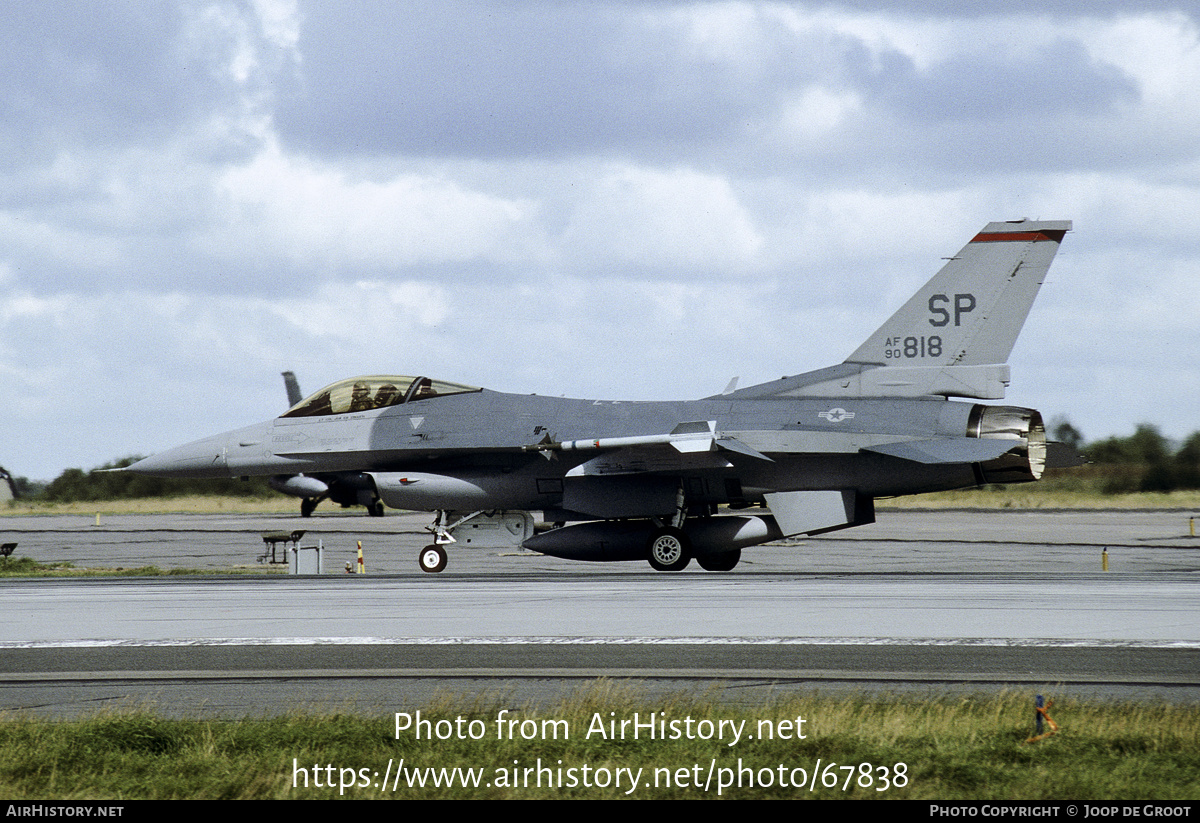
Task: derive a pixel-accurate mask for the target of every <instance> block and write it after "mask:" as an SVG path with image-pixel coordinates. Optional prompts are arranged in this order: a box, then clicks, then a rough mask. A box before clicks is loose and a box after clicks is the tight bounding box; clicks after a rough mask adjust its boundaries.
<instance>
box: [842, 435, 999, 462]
mask: <svg viewBox="0 0 1200 823" xmlns="http://www.w3.org/2000/svg"><path fill="white" fill-rule="evenodd" d="M1019 445H1020V442H1019V441H1016V440H1007V439H1004V440H1002V439H987V440H977V439H975V438H970V437H959V438H935V439H931V440H903V441H901V442H899V443H881V444H880V445H878V446H868V447H866V448H865V449H863V451H869V452H875V453H877V454H886V455H888V456H889V457H899V458H900V459H902V460H911V461H913V462H914V463H925V464H942V463H985V462H987V461H988V460H995V459H996V458H997V457H999V456H1000V455H1002V454H1004V453H1005V452H1007V451H1010V450H1012V449H1014V448H1016V447H1017V446H1019Z"/></svg>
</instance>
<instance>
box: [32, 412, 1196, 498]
mask: <svg viewBox="0 0 1200 823" xmlns="http://www.w3.org/2000/svg"><path fill="white" fill-rule="evenodd" d="M1049 429H1050V431H1049V435H1050V439H1051V440H1056V441H1058V442H1060V443H1065V444H1067V445H1068V446H1071V447H1072V448H1074V449H1076V450H1077V451H1079V452H1080V453H1081V454H1083V455H1084V456H1085V457H1086V458H1087V459H1088V461H1089V462H1090V465H1088V466H1082V467H1080V468H1077V469H1065V470H1063V471H1062V474H1064V475H1066V476H1071V475H1074V476H1077V477H1080V478H1086V479H1088V480H1090V481H1096V483H1095V485H1093V488H1098V490H1099V491H1101V492H1103V493H1105V494H1125V493H1129V492H1169V491H1172V490H1175V489H1200V431H1198V432H1195V433H1193V434H1192V435H1191V436H1189V437H1188V438H1187V439H1186V440H1184V441H1183V442H1182V443H1179V444H1177V445H1175V444H1172V443H1171V441H1170V440H1168V439H1167V438H1166V437H1164V436H1163V435H1162V433H1161V432H1159V430H1158V428H1157V427H1156V426H1152V425H1150V424H1148V423H1146V424H1142V425H1140V426H1138V427H1137V429H1136V430H1135V431H1134V433H1133V434H1132V435H1130V436H1129V437H1109V438H1108V439H1106V440H1097V441H1095V442H1094V443H1085V441H1084V438H1083V435H1082V433H1080V431H1079V430H1078V429H1077V428H1075V426H1073V425H1072V424H1071V423H1070V421H1068V420H1066V419H1065V418H1056V419H1055V420H1052V421H1051V423H1050V426H1049ZM140 459H141V458H140V457H127V458H125V459H123V460H118V461H116V462H113V463H108V464H105V465H104V466H100V467H99V468H96V469H92V470H90V471H86V472H85V471H83V469H67V470H66V471H64V472H63V473H62V474H60V475H59V476H58V477H56V478H55V479H54V480H53V481H51V482H50V483H49V484H48V485H45V486H42V484H39V483H33V482H31V481H30V480H28V479H27V478H24V477H14V478H12V483H13V486H14V487H15V489H16V491H17V496H18V497H20V498H22V499H26V500H47V501H52V502H59V503H72V502H77V501H91V500H121V499H131V498H143V497H184V496H188V495H216V496H232V497H269V496H271V495H272V494H273V493H274V492H272V491H271V488H270V486H268V485H267V481H266V478H264V477H254V478H251V479H250V480H248V481H245V480H238V479H234V478H226V479H220V480H187V479H168V478H162V477H144V476H142V475H136V474H130V473H127V472H106V471H104V469H113V468H123V467H125V466H128V465H130V464H132V463H135V462H137V461H138V460H140ZM1089 485H1091V484H1089Z"/></svg>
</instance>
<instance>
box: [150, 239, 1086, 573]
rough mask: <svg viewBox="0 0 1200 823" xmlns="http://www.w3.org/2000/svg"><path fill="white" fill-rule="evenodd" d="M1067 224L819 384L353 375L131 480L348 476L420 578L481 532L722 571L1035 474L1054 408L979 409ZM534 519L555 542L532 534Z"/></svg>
mask: <svg viewBox="0 0 1200 823" xmlns="http://www.w3.org/2000/svg"><path fill="white" fill-rule="evenodd" d="M1070 228H1071V224H1070V222H1068V221H1030V220H1021V221H1014V222H1002V223H990V224H988V225H987V226H986V227H985V228H984V229H983V230H982V231H981V232H979V233H978V234H977V235H975V237H973V238H972V239H971V241H970V242H968V243H967V245H966V246H965V247H964V248H963V249H962V250H961V251H960V252H959V253H958V254H957V255H955V256H954V257H952V258H950V259H949V261H948V262H947V263H946V264H945V265H944V266H943V267H942V269H941V270H940V271H939V272H938V273H937V274H936V275H934V277H933V278H932V279H931V280H930V281H929V282H928V283H926V284H925V285H924V286H923V287H922V288H921V289H920V290H919V291H918V292H917V293H916V294H915V295H913V297H912V298H911V299H909V300H908V302H906V303H905V304H904V305H903V306H901V308H900V309H899V310H898V311H897V312H896V313H895V314H893V315H892V316H891V317H890V318H889V319H888V320H887V321H886V322H885V323H884V324H883V325H882V326H880V327H879V329H878V330H877V331H876V332H875V333H874V334H872V335H871V336H870V337H868V338H867V339H866V341H865V342H864V343H863V344H862V345H861V346H859V347H858V348H857V349H856V350H855V351H854V352H853V353H852V354H851V355H850V356H849V357H848V358H846V360H845V361H844V362H842V363H840V364H838V365H836V366H831V367H829V368H825V369H820V370H818V371H813V372H806V373H804V374H799V375H795V376H791V377H785V378H782V379H780V380H776V381H772V382H770V383H764V384H760V385H757V386H749V387H746V388H742V389H736V388H734V385H733V384H732V383H731V384H730V386H729V387H728V388H727V389H726V391H725V392H723V393H722V394H719V395H714V396H712V397H706V398H703V399H701V400H694V401H667V402H655V403H647V402H638V403H622V402H609V401H600V400H572V399H567V398H555V397H547V396H540V395H515V394H506V393H502V392H495V391H490V390H487V389H482V388H478V387H474V386H466V385H461V384H456V383H450V382H445V381H438V380H432V379H430V378H428V377H423V376H398V375H375V376H364V377H355V378H350V379H348V380H343V381H339V382H337V383H334V384H332V385H330V386H327V387H325V388H323V389H321V390H320V391H319V392H317V393H316V394H313V395H311V396H309V397H307V398H305V399H304V400H302V401H300V402H298V403H294V404H293V405H292V407H291V408H290V409H289V410H288V411H287V412H285V413H284V414H283V415H282V416H280V417H278V418H276V419H274V420H270V421H267V422H265V423H259V424H257V425H254V426H250V427H247V428H245V429H239V430H237V431H233V432H228V433H226V434H221V435H217V436H215V437H210V438H206V439H204V440H198V441H195V442H193V443H189V444H187V445H185V446H180V447H178V448H175V449H171V450H169V451H167V452H164V453H162V454H158V455H155V456H153V457H149V458H146V459H145V460H142V461H140V462H139V463H136V464H134V465H133V466H131V467H129V471H133V472H138V473H142V474H150V475H159V476H184V477H226V476H249V475H270V476H277V477H285V478H286V477H307V476H310V475H320V474H322V473H324V474H327V475H328V474H333V475H335V476H341V475H344V474H352V475H353V476H355V477H360V478H362V482H363V483H364V485H368V486H369V489H368V491H369V493H370V494H372V495H377V497H378V499H379V500H381V501H382V502H383V503H385V504H386V505H388V506H391V507H393V508H400V509H411V510H424V511H430V512H435V513H436V515H435V520H434V523H433V525H432V526H431V527H430V530H431V531H432V532H433V534H434V539H433V542H432V543H431V544H430V545H429V546H428V547H426V548H425V549H424V550H422V552H421V553H420V557H419V562H420V565H421V568H423V569H424V570H426V571H440V570H441V569H443V568H444V567H445V565H446V558H447V556H446V550H445V547H446V546H447V545H448V544H451V543H454V542H456V540H457V538H456V536H455V534H456V532H457V533H458V534H459V535H460V536H461V535H462V534H463V533H464V531H463V530H465V529H467V528H476V527H478V526H479V525H480V524H481V523H483V522H485V521H486V522H488V523H491V524H498V525H497V526H496V527H497V529H499V530H501V531H502V532H507V534H508V539H511V540H512V541H513V542H514V543H519V544H522V545H524V546H525V547H527V548H530V549H534V550H536V551H539V552H542V553H545V554H550V555H555V556H558V557H565V558H571V559H576V560H593V561H605V560H613V561H619V560H644V561H648V562H649V563H650V564H651V565H652V566H653V567H654V568H656V569H660V570H664V571H675V570H679V569H682V568H684V567H685V566H687V565H688V563H689V562H690V561H691V560H693V559H695V560H696V561H697V562H698V563H699V565H700V566H701V567H703V568H705V569H709V570H712V571H727V570H730V569H732V568H734V566H736V565H737V563H738V561H739V558H740V556H741V551H742V549H745V548H747V547H750V546H754V545H756V544H759V543H764V542H767V541H770V540H775V539H779V538H782V537H785V536H790V535H800V534H817V533H820V532H826V531H832V530H835V529H844V528H848V527H852V526H859V525H863V524H866V523H871V522H873V521H874V518H875V512H874V501H875V500H876V499H877V498H880V497H894V496H898V495H907V494H919V493H922V492H931V491H939V490H946V489H957V488H965V487H970V486H976V485H980V484H984V483H1014V482H1024V481H1032V480H1037V479H1038V478H1039V477H1041V475H1042V472H1043V470H1044V468H1045V466H1046V462H1047V443H1046V436H1045V429H1044V426H1043V423H1042V418H1041V415H1040V414H1038V412H1036V411H1034V410H1033V409H1024V408H1016V407H1012V406H1004V405H988V404H984V403H980V402H976V401H980V400H1000V399H1002V398H1003V397H1004V393H1005V389H1006V387H1007V386H1008V383H1009V368H1008V365H1007V360H1008V356H1009V353H1010V352H1011V351H1012V348H1013V344H1014V343H1015V342H1016V339H1017V335H1018V334H1019V333H1020V331H1021V327H1022V326H1023V325H1024V323H1025V319H1026V317H1027V315H1028V314H1029V310H1030V307H1031V306H1032V305H1033V301H1034V298H1035V297H1036V296H1037V293H1038V289H1039V287H1040V286H1041V284H1042V281H1043V280H1044V278H1045V275H1046V271H1047V268H1048V267H1049V265H1050V263H1051V261H1052V260H1053V258H1054V255H1055V253H1056V252H1057V251H1058V247H1059V244H1060V243H1061V242H1062V239H1063V236H1064V235H1065V234H1066V232H1068V231H1069V230H1070ZM529 512H541V513H542V516H543V519H544V520H545V521H547V522H549V523H550V524H555V525H556V526H557V527H555V528H550V529H548V530H545V531H542V532H540V533H537V534H535V533H534V529H533V519H532V517H531V516H530V515H529V514H528V513H529Z"/></svg>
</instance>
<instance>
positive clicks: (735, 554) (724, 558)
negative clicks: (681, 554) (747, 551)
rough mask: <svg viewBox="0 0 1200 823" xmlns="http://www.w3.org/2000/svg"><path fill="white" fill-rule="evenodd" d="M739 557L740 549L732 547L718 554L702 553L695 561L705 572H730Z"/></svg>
mask: <svg viewBox="0 0 1200 823" xmlns="http://www.w3.org/2000/svg"><path fill="white" fill-rule="evenodd" d="M741 559H742V550H741V549H734V550H733V551H731V552H721V553H720V554H702V555H700V556H699V557H697V558H696V562H697V563H699V564H700V568H702V569H704V570H705V571H706V572H731V571H733V567H734V566H736V565H737V564H738V561H739V560H741Z"/></svg>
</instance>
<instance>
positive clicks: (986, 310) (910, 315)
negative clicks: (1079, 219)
mask: <svg viewBox="0 0 1200 823" xmlns="http://www.w3.org/2000/svg"><path fill="white" fill-rule="evenodd" d="M1070 229H1071V223H1070V221H1067V220H1053V221H1049V220H1047V221H1038V222H1034V221H1028V220H1023V221H1016V222H1010V223H988V225H987V226H986V227H985V228H984V230H983V231H981V232H980V233H979V234H977V235H975V237H974V238H973V239H972V240H971V242H969V243H967V245H966V246H964V247H963V249H962V251H960V252H959V253H958V254H957V255H956V256H954V257H952V258H950V261H949V262H948V263H947V264H946V265H945V266H943V267H942V270H941V271H939V272H938V273H937V274H936V275H934V276H933V279H932V280H930V281H929V282H928V283H926V284H925V285H924V286H923V287H922V288H921V290H920V291H918V292H917V293H916V294H915V295H913V297H912V298H911V299H910V300H909V301H908V302H907V303H905V304H904V305H903V306H902V307H901V308H900V310H899V311H897V312H896V313H895V314H893V315H892V316H891V317H890V318H888V321H887V322H886V323H884V324H883V325H882V326H880V327H879V330H878V331H876V332H875V333H874V334H873V335H871V336H870V337H869V338H867V341H866V342H865V343H863V344H862V345H861V346H859V347H858V349H857V350H856V351H855V352H854V354H852V355H850V357H848V358H847V359H846V362H847V363H862V364H871V365H877V366H920V367H929V366H940V367H950V366H981V365H989V364H1001V363H1005V362H1007V360H1008V355H1009V354H1010V353H1011V352H1012V348H1013V345H1014V344H1015V343H1016V342H1017V335H1018V334H1020V332H1021V327H1022V326H1024V325H1025V318H1026V317H1028V315H1029V309H1030V307H1031V306H1033V301H1034V298H1036V297H1037V294H1038V289H1039V288H1040V287H1041V285H1042V281H1043V280H1044V279H1045V277H1046V270H1047V269H1048V268H1049V267H1050V262H1051V261H1052V260H1053V259H1054V255H1055V253H1056V252H1057V251H1058V245H1059V243H1060V242H1061V241H1062V238H1063V235H1064V234H1066V233H1067V232H1068V231H1070Z"/></svg>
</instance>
